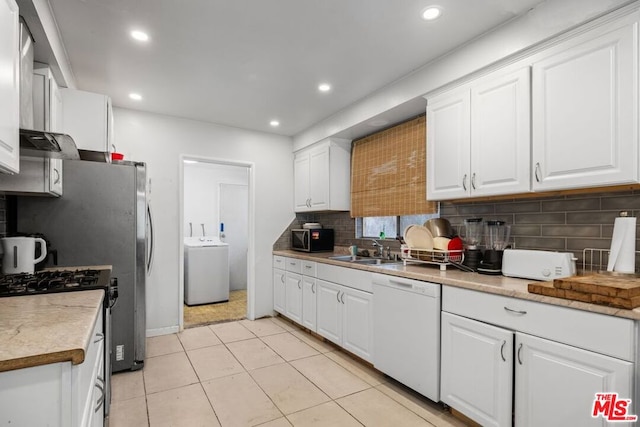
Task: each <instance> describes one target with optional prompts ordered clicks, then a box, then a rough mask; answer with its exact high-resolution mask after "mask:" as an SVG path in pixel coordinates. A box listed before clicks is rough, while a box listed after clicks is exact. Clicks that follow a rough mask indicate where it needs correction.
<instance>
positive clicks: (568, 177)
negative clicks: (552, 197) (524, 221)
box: [533, 16, 638, 190]
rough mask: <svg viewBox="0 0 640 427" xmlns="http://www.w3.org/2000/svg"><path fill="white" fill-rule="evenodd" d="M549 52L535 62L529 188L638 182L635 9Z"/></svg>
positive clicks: (636, 27)
mask: <svg viewBox="0 0 640 427" xmlns="http://www.w3.org/2000/svg"><path fill="white" fill-rule="evenodd" d="M629 18H632V19H629ZM630 21H631V22H630ZM612 27H613V28H612ZM553 52H554V54H553V55H551V56H548V57H547V58H545V59H542V60H541V61H539V62H536V63H534V64H533V167H534V171H533V188H534V190H558V189H569V188H581V187H597V186H605V185H615V184H625V183H632V182H637V181H638V23H637V22H636V19H635V16H632V17H627V19H624V20H621V21H619V22H617V23H616V24H615V25H610V26H607V27H604V28H597V29H595V30H593V31H592V32H591V33H590V34H589V37H588V38H585V37H582V38H580V39H579V40H569V41H568V42H566V43H564V44H561V45H558V46H557V47H556V48H555V49H554V50H553Z"/></svg>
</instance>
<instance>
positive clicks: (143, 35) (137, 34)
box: [131, 30, 149, 42]
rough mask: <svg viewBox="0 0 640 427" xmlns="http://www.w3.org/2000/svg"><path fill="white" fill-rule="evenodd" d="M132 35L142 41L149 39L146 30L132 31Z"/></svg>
mask: <svg viewBox="0 0 640 427" xmlns="http://www.w3.org/2000/svg"><path fill="white" fill-rule="evenodd" d="M131 37H133V38H134V39H136V40H138V41H141V42H146V41H149V35H148V34H147V33H145V32H144V31H138V30H134V31H131Z"/></svg>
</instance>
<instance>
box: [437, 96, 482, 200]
mask: <svg viewBox="0 0 640 427" xmlns="http://www.w3.org/2000/svg"><path fill="white" fill-rule="evenodd" d="M470 111H471V95H470V93H469V91H468V90H465V91H462V92H456V93H445V94H442V95H440V96H438V97H436V98H433V99H429V100H428V104H427V199H428V200H446V199H456V198H462V197H467V196H468V195H469V173H470V167H471V113H470Z"/></svg>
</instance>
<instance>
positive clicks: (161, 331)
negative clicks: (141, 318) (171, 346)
mask: <svg viewBox="0 0 640 427" xmlns="http://www.w3.org/2000/svg"><path fill="white" fill-rule="evenodd" d="M178 332H180V326H178V325H176V326H169V327H167V328H157V329H147V338H150V337H157V336H160V335H169V334H176V333H178Z"/></svg>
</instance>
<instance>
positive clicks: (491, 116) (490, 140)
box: [470, 67, 531, 196]
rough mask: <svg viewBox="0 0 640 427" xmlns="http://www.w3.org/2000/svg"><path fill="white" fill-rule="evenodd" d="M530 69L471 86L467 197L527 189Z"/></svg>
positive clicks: (521, 191)
mask: <svg viewBox="0 0 640 427" xmlns="http://www.w3.org/2000/svg"><path fill="white" fill-rule="evenodd" d="M530 81H531V80H530V69H529V67H526V68H522V69H520V70H517V71H515V72H512V73H509V74H506V75H504V76H497V77H490V78H489V79H484V80H482V81H479V82H478V84H477V85H473V86H472V88H471V188H470V194H471V195H472V196H489V195H498V194H512V193H525V192H528V191H529V190H530V164H531V155H530V147H531V136H530V135H531V128H530V123H531V119H530V111H531V108H530V105H531V101H530V99H531V97H530V93H531V86H530Z"/></svg>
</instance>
